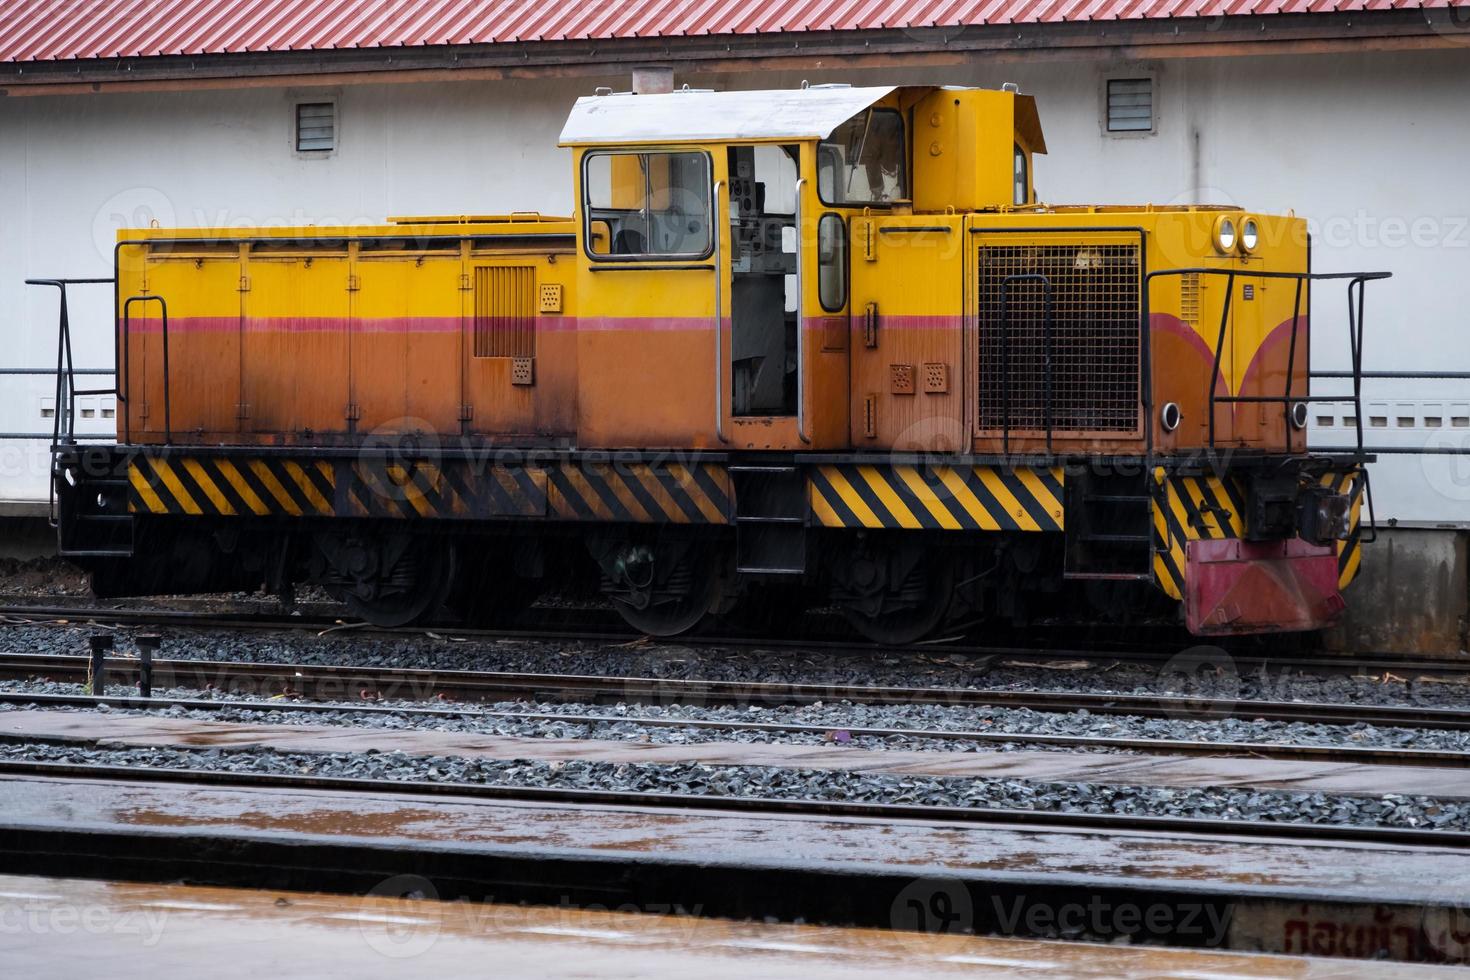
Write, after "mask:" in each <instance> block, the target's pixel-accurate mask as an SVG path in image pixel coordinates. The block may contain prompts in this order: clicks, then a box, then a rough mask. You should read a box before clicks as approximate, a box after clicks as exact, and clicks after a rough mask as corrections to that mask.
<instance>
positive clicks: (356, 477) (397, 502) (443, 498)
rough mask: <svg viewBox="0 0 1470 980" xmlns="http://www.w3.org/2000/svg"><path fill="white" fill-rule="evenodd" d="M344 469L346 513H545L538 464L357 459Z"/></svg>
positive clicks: (486, 515) (416, 515) (404, 515)
mask: <svg viewBox="0 0 1470 980" xmlns="http://www.w3.org/2000/svg"><path fill="white" fill-rule="evenodd" d="M344 472H345V473H346V474H347V483H346V496H345V500H344V501H343V503H344V513H345V514H346V515H347V516H352V517H391V518H406V519H414V518H435V519H460V520H475V519H481V520H488V519H492V518H506V517H544V516H545V515H546V506H547V493H546V473H545V471H544V470H541V469H539V468H535V467H524V466H498V465H497V466H489V465H475V464H472V463H470V462H468V461H464V460H454V461H444V462H439V463H434V462H429V461H427V460H425V461H416V462H402V461H388V460H374V459H359V460H355V461H353V462H352V463H351V464H350V465H346V466H344Z"/></svg>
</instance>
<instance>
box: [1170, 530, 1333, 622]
mask: <svg viewBox="0 0 1470 980" xmlns="http://www.w3.org/2000/svg"><path fill="white" fill-rule="evenodd" d="M1185 558H1186V562H1187V565H1188V571H1187V573H1186V575H1185V580H1186V586H1185V590H1184V621H1185V623H1186V624H1187V625H1188V627H1189V631H1190V632H1191V633H1194V634H1197V635H1200V636H1220V635H1225V634H1231V633H1270V632H1277V631H1289V630H1315V629H1322V628H1324V627H1326V626H1330V625H1332V623H1333V622H1334V621H1335V620H1336V619H1337V617H1338V616H1339V615H1340V614H1341V613H1342V610H1343V608H1344V607H1345V605H1346V604H1345V603H1344V602H1343V600H1342V593H1341V592H1339V591H1338V588H1337V549H1336V548H1333V547H1332V546H1331V545H1315V544H1308V543H1307V542H1305V541H1303V540H1302V539H1301V538H1291V539H1289V540H1286V541H1242V540H1240V539H1238V538H1227V539H1224V540H1208V541H1191V542H1189V544H1188V546H1187V547H1186V549H1185Z"/></svg>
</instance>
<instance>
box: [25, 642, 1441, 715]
mask: <svg viewBox="0 0 1470 980" xmlns="http://www.w3.org/2000/svg"><path fill="white" fill-rule="evenodd" d="M138 669H139V667H138V662H137V661H133V660H118V659H109V660H108V661H107V667H106V671H107V675H108V677H109V678H111V679H114V680H116V681H119V682H121V683H124V684H129V685H132V684H136V683H137V679H138ZM87 670H88V658H86V657H80V656H53V655H47V654H4V655H0V678H9V679H27V678H36V677H44V678H50V679H54V680H60V681H70V682H81V681H84V680H85V679H86V676H87ZM153 673H154V683H155V685H156V686H158V687H159V688H165V687H183V688H190V689H197V690H228V691H242V692H249V693H256V694H267V695H277V694H280V695H292V696H299V697H309V698H319V699H346V700H354V699H358V700H370V699H378V698H387V699H407V700H428V699H433V698H439V699H445V700H455V701H470V702H476V701H479V702H483V701H515V700H532V701H553V702H568V701H572V702H587V703H594V704H606V703H616V702H638V703H655V704H680V705H691V706H692V705H701V706H710V705H766V706H770V705H793V704H797V705H800V704H815V703H818V702H831V701H852V702H857V703H861V704H868V705H944V706H965V707H992V708H994V707H1003V708H1012V709H1021V708H1024V709H1029V710H1032V711H1038V712H1072V711H1079V710H1086V711H1088V712H1091V713H1093V714H1107V715H1135V716H1140V717H1146V718H1175V719H1180V718H1183V719H1191V720H1213V719H1225V718H1244V719H1252V720H1254V719H1260V720H1264V721H1275V722H1300V723H1305V724H1317V725H1345V726H1351V725H1358V724H1366V725H1373V726H1376V727H1382V728H1413V729H1439V730H1447V731H1467V730H1470V710H1460V709H1454V708H1427V707H1418V706H1401V705H1361V704H1332V703H1326V702H1310V701H1305V702H1303V701H1264V700H1244V701H1238V702H1237V701H1230V700H1223V699H1221V700H1212V699H1202V698H1191V697H1186V696H1177V695H1130V694H1111V693H1106V694H1105V693H1093V692H1048V691H1018V690H1009V689H1004V690H997V689H978V688H938V687H884V686H877V685H866V684H838V683H833V684H813V683H790V682H772V681H763V682H745V681H716V680H685V679H668V678H657V677H617V676H595V675H576V674H528V673H515V672H496V671H473V670H425V669H397V668H384V667H342V666H306V665H302V666H293V665H290V664H268V663H253V662H212V661H205V660H157V661H154V664H153Z"/></svg>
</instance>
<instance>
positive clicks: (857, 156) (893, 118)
mask: <svg viewBox="0 0 1470 980" xmlns="http://www.w3.org/2000/svg"><path fill="white" fill-rule="evenodd" d="M904 156H905V154H904V142H903V117H902V116H901V115H899V113H898V112H897V111H896V110H894V109H869V110H867V111H866V112H863V113H859V114H858V115H856V116H853V117H852V118H851V119H849V120H848V121H847V122H845V123H843V124H842V125H841V126H838V127H837V129H836V130H834V131H833V133H832V135H831V136H829V137H827V138H826V139H824V140H822V142H821V143H819V144H818V145H817V193H818V194H819V195H820V196H821V198H822V203H824V204H831V205H843V204H852V205H870V204H892V203H893V202H894V201H903V200H908V196H909V190H908V174H907V173H906V172H905V167H904Z"/></svg>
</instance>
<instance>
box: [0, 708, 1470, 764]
mask: <svg viewBox="0 0 1470 980" xmlns="http://www.w3.org/2000/svg"><path fill="white" fill-rule="evenodd" d="M0 704H9V705H16V706H26V705H34V706H37V707H42V708H45V707H58V708H93V707H96V706H98V705H103V704H105V705H107V706H108V707H109V708H121V709H134V710H144V711H147V710H162V709H168V708H175V707H178V708H183V709H184V710H186V711H240V712H245V713H251V712H254V713H260V714H266V713H270V714H280V713H286V714H292V713H294V714H302V715H327V714H356V715H364V716H378V717H384V716H400V717H409V718H431V719H452V720H457V721H469V720H473V721H547V722H558V723H564V724H568V725H585V726H588V727H591V726H594V725H615V724H631V725H638V726H641V727H644V728H694V729H699V730H701V731H725V732H761V733H767V734H781V735H820V736H830V735H831V734H832V733H833V732H834V731H839V730H840V731H842V732H844V733H846V734H847V735H849V736H851V737H852V738H879V739H895V738H898V739H932V740H934V741H951V742H979V743H984V744H986V745H1052V746H1059V747H1062V748H1070V749H1082V750H1087V749H1109V750H1114V751H1117V752H1127V753H1137V754H1150V755H1192V756H1207V757H1212V758H1250V759H1272V760H1282V761H1299V762H1348V763H1354V764H1358V765H1387V766H1429V767H1436V768H1442V769H1464V768H1470V753H1467V752H1457V751H1452V750H1448V749H1401V748H1390V747H1377V746H1356V745H1295V744H1287V743H1280V742H1208V741H1202V740H1191V739H1172V738H1116V737H1113V736H1106V735H1097V736H1094V735H1050V734H1041V733H1036V734H1030V733H1026V732H995V731H985V732H981V731H967V730H961V729H947V728H939V729H928V728H923V729H920V728H863V727H843V726H841V725H810V724H796V723H791V722H764V721H737V720H734V719H731V720H723V719H702V718H668V717H660V716H651V717H644V716H641V715H589V714H576V715H572V714H563V713H559V712H551V711H482V710H476V709H465V708H416V707H408V706H399V705H383V704H330V703H319V702H287V703H282V702H281V701H279V700H275V699H272V700H270V701H251V700H230V701H221V700H218V699H213V700H210V699H194V698H171V697H154V698H143V697H133V696H109V695H103V696H95V697H94V696H92V695H87V694H30V693H26V692H23V691H3V692H0ZM27 741H48V740H47V739H35V738H30V737H28V736H24V735H21V734H17V735H0V742H9V743H12V744H13V743H17V742H27ZM57 741H58V742H59V743H61V744H69V743H70V742H71V741H72V740H70V739H59V740H57ZM757 744H765V743H757Z"/></svg>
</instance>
